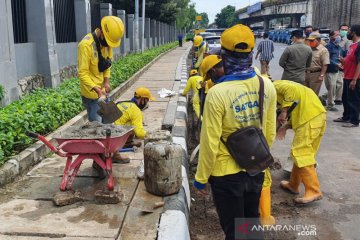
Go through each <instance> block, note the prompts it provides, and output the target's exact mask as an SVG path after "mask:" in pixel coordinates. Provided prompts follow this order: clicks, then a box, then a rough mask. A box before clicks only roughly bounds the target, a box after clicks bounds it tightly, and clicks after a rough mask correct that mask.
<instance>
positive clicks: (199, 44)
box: [194, 35, 207, 68]
mask: <svg viewBox="0 0 360 240" xmlns="http://www.w3.org/2000/svg"><path fill="white" fill-rule="evenodd" d="M194 46H195V47H196V48H197V51H196V52H197V54H196V56H197V57H196V62H195V64H194V68H199V67H200V65H201V63H202V61H203V60H204V57H205V56H204V55H205V53H206V49H207V44H206V42H205V41H204V40H203V38H202V36H200V35H197V36H195V37H194Z"/></svg>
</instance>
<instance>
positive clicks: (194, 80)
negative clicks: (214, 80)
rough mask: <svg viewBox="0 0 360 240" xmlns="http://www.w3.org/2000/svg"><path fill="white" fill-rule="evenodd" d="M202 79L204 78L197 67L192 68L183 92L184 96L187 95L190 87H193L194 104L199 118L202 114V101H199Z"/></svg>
mask: <svg viewBox="0 0 360 240" xmlns="http://www.w3.org/2000/svg"><path fill="white" fill-rule="evenodd" d="M202 80H203V78H202V77H201V76H199V74H198V71H197V70H196V69H192V70H191V71H190V77H189V79H188V80H187V83H186V86H185V88H184V91H183V93H182V95H183V96H186V95H187V94H188V92H189V91H190V89H192V91H193V98H192V106H193V109H194V111H195V114H196V117H197V118H199V115H200V102H199V95H198V91H199V89H200V88H201V83H202Z"/></svg>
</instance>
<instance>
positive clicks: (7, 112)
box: [0, 43, 176, 165]
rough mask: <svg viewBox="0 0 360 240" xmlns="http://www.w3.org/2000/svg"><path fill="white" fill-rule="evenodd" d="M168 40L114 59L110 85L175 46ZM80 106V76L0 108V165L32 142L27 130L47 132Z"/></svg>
mask: <svg viewBox="0 0 360 240" xmlns="http://www.w3.org/2000/svg"><path fill="white" fill-rule="evenodd" d="M175 46H176V43H169V44H166V45H163V46H160V47H157V48H152V49H149V50H147V51H145V52H144V53H143V54H130V55H127V56H126V57H123V58H121V59H120V60H118V61H116V62H114V63H113V67H112V70H111V78H110V79H111V80H110V82H111V87H112V88H115V87H117V86H119V85H120V84H121V83H122V82H124V81H126V80H127V79H128V78H129V77H131V76H132V75H133V74H134V73H136V72H137V71H138V70H140V69H141V68H142V67H144V66H145V65H146V64H148V63H149V62H150V61H151V60H152V59H154V58H155V57H156V56H158V55H159V54H160V53H162V52H165V51H167V50H169V49H171V48H174V47H175ZM82 110H83V106H82V103H81V96H80V83H79V79H77V78H72V79H68V80H66V81H65V82H64V83H62V84H61V85H60V86H58V87H56V88H53V89H38V90H35V91H34V92H33V93H31V94H29V95H27V96H25V97H23V98H22V99H21V100H19V101H15V102H12V103H11V104H9V105H8V106H6V107H4V108H2V109H0V165H1V164H2V163H4V162H5V160H6V159H8V158H9V157H10V156H12V155H14V154H17V153H19V152H20V151H22V150H23V149H25V148H26V147H27V146H29V144H31V143H32V142H33V140H32V139H30V138H29V137H27V136H26V135H25V132H26V131H32V132H36V133H39V134H43V135H45V134H48V133H50V132H52V131H54V130H56V129H57V128H58V127H60V126H61V125H63V124H64V123H66V122H67V121H68V120H70V119H71V118H73V117H74V116H76V115H77V114H78V113H79V112H81V111H82Z"/></svg>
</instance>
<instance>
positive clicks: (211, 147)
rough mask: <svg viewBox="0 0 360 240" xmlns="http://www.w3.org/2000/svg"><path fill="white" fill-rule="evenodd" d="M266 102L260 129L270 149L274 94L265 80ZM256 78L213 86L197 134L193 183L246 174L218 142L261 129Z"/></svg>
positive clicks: (273, 121) (274, 120)
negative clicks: (244, 129) (250, 129)
mask: <svg viewBox="0 0 360 240" xmlns="http://www.w3.org/2000/svg"><path fill="white" fill-rule="evenodd" d="M264 84H265V99H264V112H263V126H262V130H263V133H264V135H265V137H266V140H267V142H268V144H269V146H270V147H271V145H272V143H273V142H274V140H275V135H276V92H275V88H274V86H273V84H272V83H271V81H270V80H269V79H267V78H264ZM259 85H260V84H259V80H258V78H257V76H255V77H252V78H250V79H247V80H239V81H229V82H223V83H220V84H217V85H215V86H213V87H212V88H211V89H210V90H209V92H208V94H207V96H206V100H205V109H204V116H203V125H202V128H201V135H200V153H199V163H198V167H197V171H196V174H195V180H196V181H197V182H198V183H200V184H205V183H207V182H208V179H209V177H210V176H225V175H229V174H235V173H238V172H240V171H245V169H242V168H240V167H239V166H238V164H237V163H236V162H235V160H234V159H233V158H232V157H231V155H230V154H229V152H228V150H227V148H226V146H225V145H224V144H223V143H222V142H221V140H220V138H221V137H222V138H223V139H224V141H226V140H227V138H228V136H229V135H230V134H232V133H233V132H235V131H236V130H237V129H239V128H242V127H247V126H258V127H259V126H260V119H259V107H258V98H259V97H258V91H259Z"/></svg>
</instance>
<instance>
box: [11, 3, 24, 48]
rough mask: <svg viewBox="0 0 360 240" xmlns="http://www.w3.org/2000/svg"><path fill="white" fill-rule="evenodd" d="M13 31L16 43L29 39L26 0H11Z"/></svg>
mask: <svg viewBox="0 0 360 240" xmlns="http://www.w3.org/2000/svg"><path fill="white" fill-rule="evenodd" d="M11 11H12V21H13V32H14V42H15V43H26V42H27V41H28V36H27V26H26V9H25V0H11Z"/></svg>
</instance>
